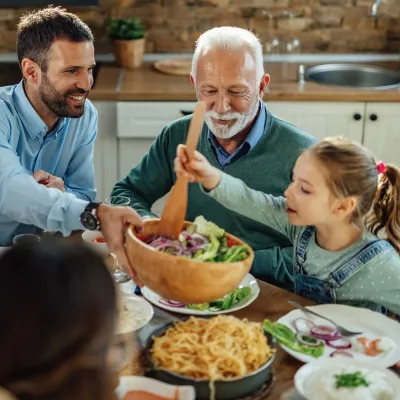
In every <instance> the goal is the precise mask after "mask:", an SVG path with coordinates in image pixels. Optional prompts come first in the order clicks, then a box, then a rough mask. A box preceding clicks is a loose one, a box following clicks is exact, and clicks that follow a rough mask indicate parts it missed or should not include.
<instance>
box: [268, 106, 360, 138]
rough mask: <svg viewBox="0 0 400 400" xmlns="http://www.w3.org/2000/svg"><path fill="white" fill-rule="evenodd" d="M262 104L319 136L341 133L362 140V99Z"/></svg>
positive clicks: (280, 116) (277, 114)
mask: <svg viewBox="0 0 400 400" xmlns="http://www.w3.org/2000/svg"><path fill="white" fill-rule="evenodd" d="M265 104H266V106H267V107H268V109H269V110H270V111H271V112H272V113H273V114H275V115H276V116H277V117H279V118H281V119H283V120H285V121H287V122H290V123H291V124H293V125H295V126H297V127H298V128H300V129H302V130H304V131H305V132H307V133H309V134H311V135H313V136H315V137H316V138H317V139H319V140H321V139H323V138H325V137H329V136H344V137H347V138H349V139H351V140H355V141H357V142H359V143H361V142H362V136H363V119H364V103H358V102H326V103H325V102H324V103H318V102H296V101H291V102H287V101H284V102H281V101H275V102H268V103H265Z"/></svg>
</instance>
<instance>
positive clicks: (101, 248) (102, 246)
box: [82, 231, 109, 257]
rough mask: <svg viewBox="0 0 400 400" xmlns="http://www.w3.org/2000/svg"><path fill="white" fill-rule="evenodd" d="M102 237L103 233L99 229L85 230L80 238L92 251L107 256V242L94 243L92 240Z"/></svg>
mask: <svg viewBox="0 0 400 400" xmlns="http://www.w3.org/2000/svg"><path fill="white" fill-rule="evenodd" d="M99 237H103V234H102V233H101V232H99V231H85V232H83V233H82V239H83V241H84V243H85V244H86V245H87V246H89V247H90V248H91V249H92V250H93V251H95V252H96V253H97V254H99V255H101V256H103V257H104V256H108V254H109V251H108V246H107V243H95V242H93V240H95V239H97V238H99Z"/></svg>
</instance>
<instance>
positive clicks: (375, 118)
mask: <svg viewBox="0 0 400 400" xmlns="http://www.w3.org/2000/svg"><path fill="white" fill-rule="evenodd" d="M369 119H370V120H371V121H376V120H377V119H378V116H377V115H376V114H371V115H370V116H369Z"/></svg>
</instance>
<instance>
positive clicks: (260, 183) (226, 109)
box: [112, 27, 315, 289]
mask: <svg viewBox="0 0 400 400" xmlns="http://www.w3.org/2000/svg"><path fill="white" fill-rule="evenodd" d="M190 80H191V82H192V84H193V86H194V88H195V90H196V95H197V98H198V100H202V101H204V102H205V103H206V104H207V112H206V117H205V124H204V125H203V129H202V133H201V137H200V141H199V146H198V150H199V151H200V153H202V154H204V155H205V156H206V157H207V159H208V160H209V161H210V162H211V164H212V165H214V166H216V167H218V168H220V169H221V170H223V171H224V172H226V173H228V174H230V175H232V176H235V177H237V178H240V179H242V180H243V181H244V182H245V183H246V184H247V185H248V186H249V187H251V188H253V189H256V190H261V191H263V192H266V193H269V194H272V195H273V196H282V195H283V192H284V190H285V189H286V187H287V186H288V185H289V183H290V181H291V171H292V168H293V166H294V163H295V161H296V159H297V157H298V156H299V155H300V153H301V151H302V150H303V149H305V148H307V147H309V146H311V145H312V144H313V143H314V142H315V139H314V138H313V137H311V136H309V135H308V134H306V133H304V132H302V131H301V130H299V129H298V128H296V127H294V126H293V125H291V124H289V123H287V122H285V121H282V120H280V119H278V118H277V117H275V116H274V115H273V114H271V113H270V112H269V111H268V110H267V108H266V107H265V105H264V103H263V101H262V98H263V95H264V93H265V90H266V89H267V86H268V84H269V81H270V77H269V75H268V74H265V72H264V63H263V55H262V47H261V44H260V42H259V40H258V39H257V38H256V37H255V36H254V35H253V34H252V33H251V32H249V31H247V30H244V29H241V28H234V27H219V28H213V29H211V30H209V31H207V32H205V33H204V34H202V35H201V36H200V38H199V39H198V41H197V43H196V49H195V52H194V56H193V62H192V72H191V76H190ZM190 121H191V116H186V117H183V118H180V119H178V120H176V121H174V122H172V123H171V124H169V125H168V126H166V127H165V128H164V129H163V131H162V132H161V134H160V135H159V136H158V137H157V139H156V140H155V142H154V143H153V144H152V146H151V148H150V150H149V152H148V153H147V154H146V155H145V156H144V158H143V159H142V161H141V162H140V164H139V165H138V166H136V167H135V168H133V169H132V170H131V171H130V173H129V174H128V176H126V177H125V178H124V179H122V180H121V181H119V182H118V183H117V184H116V185H115V187H114V189H113V192H112V195H122V196H127V197H129V198H130V199H131V204H132V205H133V207H134V208H135V210H136V211H137V212H138V213H139V214H140V215H141V216H142V217H157V216H156V215H154V214H153V213H152V212H151V206H152V205H153V203H154V202H155V201H156V200H158V199H159V198H161V197H162V196H164V195H165V194H166V193H168V192H169V190H170V189H171V187H172V186H173V185H174V182H175V180H176V176H175V173H174V158H175V156H176V148H177V145H178V144H180V143H185V141H186V135H187V132H188V128H189V124H190ZM304 195H305V196H306V195H307V194H306V193H304ZM199 215H203V216H204V217H205V218H206V219H207V220H210V221H213V222H214V223H216V224H217V225H219V226H220V227H221V228H223V229H225V230H226V231H227V232H229V233H232V234H234V235H236V236H238V237H240V238H241V239H243V240H245V241H246V242H247V243H248V244H249V245H250V246H251V247H252V248H253V249H254V250H255V260H254V263H253V266H252V273H253V274H254V275H255V276H256V277H258V278H260V279H263V280H266V281H268V282H271V283H274V284H278V285H280V286H283V287H286V288H289V289H290V288H291V286H292V282H291V281H290V278H289V276H292V273H291V272H290V270H291V269H292V265H293V260H292V257H293V248H292V244H291V243H290V242H289V241H288V239H287V238H285V237H283V236H282V235H280V234H279V233H277V232H275V231H273V230H271V229H269V228H267V227H266V226H265V225H262V224H260V223H258V222H256V221H253V220H250V219H248V218H246V217H243V216H240V215H238V214H236V213H234V212H232V211H230V210H228V209H226V208H224V207H223V206H221V205H220V204H218V203H217V202H216V201H214V200H213V199H212V198H211V197H209V196H207V195H205V194H204V193H203V192H202V190H201V188H200V186H199V185H198V184H190V185H189V201H188V210H187V220H189V221H193V220H194V219H195V218H196V217H197V216H199ZM282 263H284V264H285V266H286V268H282V267H281V264H282ZM277 271H283V273H280V274H279V275H278V274H277Z"/></svg>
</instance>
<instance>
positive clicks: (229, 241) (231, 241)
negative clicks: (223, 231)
mask: <svg viewBox="0 0 400 400" xmlns="http://www.w3.org/2000/svg"><path fill="white" fill-rule="evenodd" d="M236 245H237V243H236V242H235V241H234V240H233V239H231V238H228V247H233V246H236Z"/></svg>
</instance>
